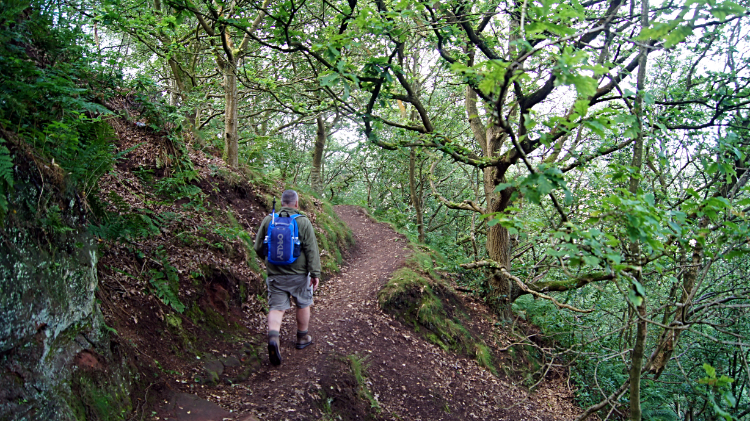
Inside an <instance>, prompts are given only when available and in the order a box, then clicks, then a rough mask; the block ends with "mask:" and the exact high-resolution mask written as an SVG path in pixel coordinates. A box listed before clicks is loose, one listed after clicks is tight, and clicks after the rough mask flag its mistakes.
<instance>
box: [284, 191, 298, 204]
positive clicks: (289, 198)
mask: <svg viewBox="0 0 750 421" xmlns="http://www.w3.org/2000/svg"><path fill="white" fill-rule="evenodd" d="M297 199H299V196H298V195H297V192H296V191H294V190H284V193H281V204H282V205H293V204H294V202H296V201H297Z"/></svg>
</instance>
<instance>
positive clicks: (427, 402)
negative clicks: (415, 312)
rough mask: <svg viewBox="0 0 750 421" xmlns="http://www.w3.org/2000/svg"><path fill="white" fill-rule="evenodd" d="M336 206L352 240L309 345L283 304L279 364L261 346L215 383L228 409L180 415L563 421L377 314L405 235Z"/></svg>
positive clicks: (321, 303)
mask: <svg viewBox="0 0 750 421" xmlns="http://www.w3.org/2000/svg"><path fill="white" fill-rule="evenodd" d="M336 212H337V213H338V215H339V216H340V217H341V219H342V220H343V221H344V222H346V224H347V225H348V226H349V227H350V228H351V230H352V232H353V234H354V237H355V241H356V245H355V246H354V248H353V249H352V250H350V256H349V259H348V261H347V265H346V267H344V268H343V269H342V271H341V273H340V274H337V275H336V276H334V277H332V278H331V279H329V280H327V282H325V283H324V284H323V285H322V286H321V288H320V289H319V290H318V292H316V297H315V305H314V306H313V310H312V311H313V314H312V320H311V323H310V333H311V334H312V335H313V336H314V343H313V345H311V346H309V347H308V348H306V349H304V350H297V349H295V348H294V342H293V341H294V339H295V332H296V324H295V319H294V312H293V309H292V311H288V312H287V313H286V315H285V317H284V322H283V325H282V330H281V347H282V349H281V354H282V359H283V362H282V364H281V366H279V367H273V366H271V365H270V364H269V362H268V355H267V353H265V354H263V355H262V361H261V365H260V368H259V369H258V370H257V371H256V372H255V373H254V374H253V375H251V376H250V377H249V378H248V379H247V381H245V382H243V383H241V384H237V385H234V386H233V387H231V390H227V386H225V385H220V386H215V388H217V389H223V390H222V392H223V393H221V395H223V396H222V397H221V398H220V399H218V400H219V403H220V404H221V405H222V407H224V408H231V409H232V410H233V412H232V413H231V414H229V413H227V412H224V411H221V412H222V413H217V414H215V415H214V416H208V415H206V416H203V417H200V418H198V417H195V416H193V417H190V416H187V415H185V413H186V412H187V411H188V410H189V408H188V406H189V405H190V404H189V403H188V402H183V403H184V404H185V407H184V408H183V411H182V413H183V416H178V417H177V419H178V420H185V421H187V420H197V419H204V420H209V419H211V420H213V419H216V420H217V421H218V420H222V419H235V420H252V419H256V418H257V419H258V420H290V421H291V420H320V419H323V420H334V419H342V420H357V419H362V420H365V419H375V420H473V419H478V420H558V419H559V420H563V419H570V418H569V417H566V416H564V415H561V414H560V412H559V411H557V409H558V408H556V405H551V404H550V405H544V404H540V403H541V402H540V400H539V399H529V400H527V399H524V397H525V396H526V393H525V392H524V391H523V390H522V389H520V388H517V387H514V386H512V385H511V384H509V383H508V382H506V381H504V380H501V379H499V378H497V377H494V376H493V375H492V374H491V373H490V372H489V371H487V370H485V369H484V368H482V367H480V366H479V365H478V364H477V363H476V362H475V361H473V360H469V359H466V358H463V357H459V356H456V355H454V354H450V353H447V352H444V351H443V350H441V349H440V348H438V347H437V346H434V345H432V344H430V343H428V342H426V341H425V340H423V339H422V338H421V337H419V336H418V335H416V334H415V333H414V331H413V329H411V328H409V327H406V326H404V325H402V324H401V323H400V322H398V321H396V320H394V319H393V318H392V317H391V316H389V315H387V314H385V313H383V312H382V311H381V310H380V307H379V305H378V300H377V293H378V291H379V290H380V288H381V287H382V286H383V285H384V284H385V283H386V282H387V281H388V279H389V278H390V275H391V274H392V273H393V272H394V271H395V270H397V269H398V268H399V267H400V266H401V265H402V264H403V260H404V258H405V257H407V255H408V248H407V247H406V244H407V243H406V239H405V238H403V237H402V236H401V235H399V234H397V233H395V232H394V231H393V230H392V229H391V228H390V227H389V226H388V225H386V224H381V223H377V222H374V221H373V220H371V219H369V218H368V217H367V215H366V214H365V212H364V210H362V209H361V208H358V207H354V206H337V207H336ZM256 322H257V324H258V325H261V324H263V323H264V320H257V321H256ZM260 346H262V347H263V348H265V344H260ZM348 356H356V357H355V358H357V359H362V358H364V364H363V365H364V367H366V368H365V370H364V372H365V374H366V377H365V380H366V381H365V384H367V387H368V388H369V390H370V391H371V394H372V396H373V397H374V399H376V400H377V403H378V404H377V405H378V406H379V408H375V407H372V406H371V404H370V402H369V401H368V400H367V399H366V398H365V397H364V395H363V394H362V393H361V388H360V387H358V385H357V382H356V381H355V379H354V377H353V376H352V374H351V369H350V365H349V359H348ZM202 392H203V393H201V395H203V397H204V398H207V399H209V400H216V399H212V397H213V398H218V397H219V395H220V394H219V393H218V392H219V391H218V390H214V391H211V390H204V391H202ZM206 392H207V393H206ZM183 400H184V399H183ZM326 401H327V402H330V405H326V404H325V402H326ZM204 402H205V401H204ZM542 402H543V401H542ZM514 404H516V405H515V406H514ZM178 405H182V404H178ZM193 406H195V405H193ZM327 406H329V407H330V408H328V407H327ZM217 409H218V408H217ZM197 410H198V408H196V410H195V411H193V412H192V413H193V415H196V411H197ZM238 413H239V414H243V415H237V414H238ZM251 414H252V415H254V417H255V418H253V417H252V416H250V415H251ZM337 416H338V417H340V418H337ZM161 419H164V418H161ZM169 419H175V418H171V417H170V418H169Z"/></svg>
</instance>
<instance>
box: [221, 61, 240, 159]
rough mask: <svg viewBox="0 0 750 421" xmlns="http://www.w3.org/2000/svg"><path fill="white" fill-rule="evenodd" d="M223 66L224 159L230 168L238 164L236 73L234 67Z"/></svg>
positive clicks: (230, 65)
mask: <svg viewBox="0 0 750 421" xmlns="http://www.w3.org/2000/svg"><path fill="white" fill-rule="evenodd" d="M233 64H234V63H232V64H228V65H227V66H225V67H224V92H225V97H224V98H225V104H226V108H225V110H224V161H225V162H226V163H227V165H229V166H230V167H232V168H237V167H238V166H239V139H238V137H239V136H238V134H237V124H238V118H237V75H236V74H235V73H234V71H235V67H234V65H233Z"/></svg>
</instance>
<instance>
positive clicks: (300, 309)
mask: <svg viewBox="0 0 750 421" xmlns="http://www.w3.org/2000/svg"><path fill="white" fill-rule="evenodd" d="M273 207H274V212H275V208H276V200H275V199H274V206H273ZM292 220H293V221H295V222H296V226H297V232H298V234H299V235H298V238H292V239H291V240H290V241H289V242H286V241H285V239H283V235H282V234H283V233H286V232H289V229H288V228H287V227H291V226H292V224H291V221H292ZM272 224H273V225H274V228H273V231H274V233H277V234H276V235H274V238H273V239H269V238H267V234H268V230H269V225H272ZM285 224H286V225H285ZM279 227H280V228H279ZM284 229H287V230H286V231H284ZM276 237H278V240H277V238H276ZM274 241H278V242H274ZM293 243H296V244H298V246H297V248H296V249H295V250H294V252H295V253H294V254H295V255H297V254H298V256H297V257H296V258H295V257H291V258H289V259H288V260H285V261H282V262H276V263H277V264H274V261H275V260H274V258H276V257H277V255H276V252H277V250H278V252H279V253H281V252H282V250H281V249H282V248H284V247H286V246H288V245H290V244H293ZM269 245H270V247H269ZM254 248H255V252H256V253H258V255H259V256H261V257H262V258H264V259H265V261H266V272H267V275H268V276H267V278H266V285H267V286H268V308H269V312H268V355H269V359H270V360H271V364H273V365H279V364H281V353H280V352H279V330H280V329H281V320H282V318H283V317H284V312H285V311H286V310H287V309H288V308H290V307H291V304H290V298H289V297H290V296H291V297H294V300H295V303H296V306H297V343H296V347H297V349H303V348H306V347H307V346H308V345H310V344H311V343H312V341H313V339H312V336H311V335H310V334H308V333H307V330H308V325H309V322H310V306H312V304H313V291H315V289H317V288H318V283H319V281H320V254H319V253H318V240H317V239H316V238H315V231H314V230H313V226H312V223H311V222H310V220H309V219H307V217H306V216H305V215H304V214H301V213H300V212H299V196H298V195H297V192H296V191H294V190H285V191H284V192H283V193H282V194H281V209H280V210H279V212H278V213H272V214H271V215H268V216H266V218H265V219H263V222H262V223H261V224H260V228H259V229H258V234H257V236H256V237H255V245H254ZM269 248H270V250H271V251H272V252H273V253H269ZM279 256H281V254H279ZM289 256H291V254H289ZM290 261H291V263H290Z"/></svg>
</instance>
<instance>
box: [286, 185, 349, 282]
mask: <svg viewBox="0 0 750 421" xmlns="http://www.w3.org/2000/svg"><path fill="white" fill-rule="evenodd" d="M299 202H300V203H299V205H300V210H302V211H303V212H309V210H311V209H313V208H315V210H316V215H315V223H314V224H313V225H314V227H315V236H316V237H317V239H318V248H319V249H320V264H321V266H322V269H323V272H324V273H327V274H332V273H336V272H339V270H340V267H341V263H343V261H344V257H343V251H344V250H346V249H348V248H349V247H351V246H352V245H354V236H353V235H352V231H351V230H350V229H349V227H348V226H346V224H345V223H344V222H343V221H342V220H341V218H339V217H338V215H336V212H335V211H334V210H333V206H332V205H331V204H330V203H329V202H327V201H325V200H322V199H317V198H315V197H314V196H312V195H308V194H305V193H300V200H299Z"/></svg>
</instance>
